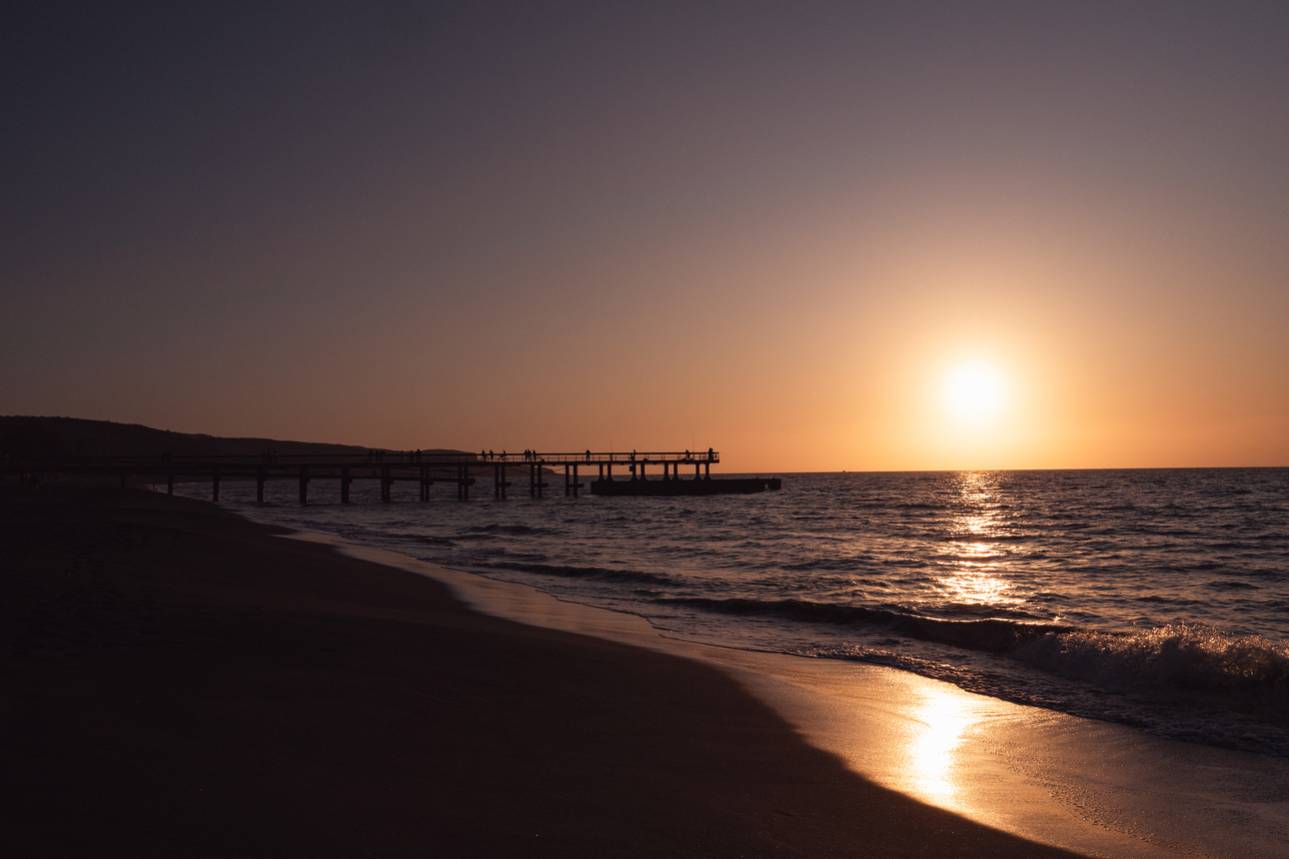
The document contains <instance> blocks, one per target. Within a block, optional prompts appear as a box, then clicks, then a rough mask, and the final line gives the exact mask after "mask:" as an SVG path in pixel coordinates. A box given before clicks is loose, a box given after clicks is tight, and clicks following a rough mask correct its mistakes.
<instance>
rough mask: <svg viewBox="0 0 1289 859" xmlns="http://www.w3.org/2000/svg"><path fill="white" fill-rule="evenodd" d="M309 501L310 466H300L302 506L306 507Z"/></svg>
mask: <svg viewBox="0 0 1289 859" xmlns="http://www.w3.org/2000/svg"><path fill="white" fill-rule="evenodd" d="M308 503H309V467H308V466H305V465H302V466H300V506H301V507H304V506H306V505H307V504H308Z"/></svg>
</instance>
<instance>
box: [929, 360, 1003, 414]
mask: <svg viewBox="0 0 1289 859" xmlns="http://www.w3.org/2000/svg"><path fill="white" fill-rule="evenodd" d="M1005 395H1006V385H1005V383H1004V380H1003V376H1002V373H1000V372H999V371H998V369H997V368H996V367H994V366H993V365H991V364H988V363H986V362H983V361H972V362H969V363H963V364H959V365H957V366H955V367H953V368H952V369H950V370H949V372H948V373H947V374H946V376H945V380H944V390H943V396H944V405H945V407H946V409H947V410H948V412H949V414H950V415H952V416H953V417H954V418H955V419H956V420H958V421H959V422H962V423H967V424H972V425H981V424H985V423H988V422H989V421H991V420H992V419H994V418H995V417H997V415H998V413H999V412H1000V411H1001V409H1002V406H1003V401H1004V399H1005Z"/></svg>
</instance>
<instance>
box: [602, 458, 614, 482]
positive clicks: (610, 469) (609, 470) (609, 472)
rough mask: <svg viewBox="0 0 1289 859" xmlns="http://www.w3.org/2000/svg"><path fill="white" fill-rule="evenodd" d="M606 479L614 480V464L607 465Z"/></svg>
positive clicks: (605, 469) (605, 467) (605, 470)
mask: <svg viewBox="0 0 1289 859" xmlns="http://www.w3.org/2000/svg"><path fill="white" fill-rule="evenodd" d="M604 479H605V480H612V479H613V463H611V462H609V463H605V466H604Z"/></svg>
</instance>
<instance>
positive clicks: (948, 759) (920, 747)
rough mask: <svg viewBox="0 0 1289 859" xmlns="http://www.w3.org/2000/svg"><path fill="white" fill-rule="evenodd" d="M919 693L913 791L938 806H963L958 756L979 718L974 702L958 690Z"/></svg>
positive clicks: (912, 743)
mask: <svg viewBox="0 0 1289 859" xmlns="http://www.w3.org/2000/svg"><path fill="white" fill-rule="evenodd" d="M918 692H919V693H920V694H921V697H922V700H921V702H920V704H919V705H918V706H917V707H916V709H915V710H914V711H913V719H914V722H913V723H912V725H911V728H912V736H911V737H910V739H909V743H908V761H909V769H908V772H909V779H910V781H911V783H912V784H911V785H910V786H911V787H912V789H913V790H912V792H913V793H915V794H916V795H920V796H922V797H923V798H925V799H928V800H932V801H935V802H936V803H938V804H945V805H952V806H956V805H960V804H962V802H961V798H960V797H959V792H960V789H961V785H960V784H959V782H958V780H957V778H956V773H957V760H956V759H955V756H954V753H955V751H956V750H957V749H958V747H959V746H960V745H961V744H962V740H963V735H964V734H965V733H966V732H967V730H968V729H969V728H971V726H972V725H973V724H974V723H975V722H976V721H978V716H977V714H976V712H975V708H974V707H973V706H972V701H971V699H970V698H969V697H967V696H966V695H962V694H957V693H956V692H955V690H952V689H946V688H937V687H933V686H927V687H924V688H921V689H918Z"/></svg>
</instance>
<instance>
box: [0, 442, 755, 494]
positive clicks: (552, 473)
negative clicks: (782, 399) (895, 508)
mask: <svg viewBox="0 0 1289 859" xmlns="http://www.w3.org/2000/svg"><path fill="white" fill-rule="evenodd" d="M720 461H721V460H720V453H719V452H717V451H716V450H715V449H712V448H709V449H707V450H705V451H688V450H686V451H635V450H632V451H592V450H584V451H581V452H577V451H565V452H542V451H519V452H509V451H491V450H484V451H480V452H479V453H478V454H461V453H451V454H444V453H424V452H422V451H387V450H373V451H369V452H368V453H366V454H287V455H278V454H274V453H273V452H272V451H266V452H265V453H264V454H263V455H261V456H166V455H161V456H122V457H111V456H68V457H59V458H48V459H28V460H17V461H8V462H4V463H3V464H2V465H0V471H2V472H3V473H5V474H6V475H9V476H16V477H17V478H18V479H19V481H21V482H40V481H42V480H44V479H46V478H49V477H55V476H68V477H82V478H85V477H89V478H98V479H100V480H102V479H109V480H111V479H115V480H117V481H119V483H120V485H121V486H122V487H124V486H126V485H129V484H130V483H131V482H134V483H150V484H154V485H160V484H162V483H164V484H165V487H166V492H167V493H168V494H172V495H173V494H174V489H175V483H176V482H185V483H207V484H208V485H209V486H210V495H211V499H212V500H214V501H218V500H219V493H220V486H221V484H223V483H225V482H228V481H252V480H253V481H255V497H256V500H257V502H259V503H261V504H262V503H264V488H265V485H266V484H267V483H268V482H269V481H282V480H289V481H294V482H295V483H296V485H297V489H298V499H299V503H300V504H308V503H309V487H310V485H311V484H313V483H314V482H316V481H319V480H334V481H338V482H339V486H340V501H341V503H342V504H349V503H350V500H351V497H352V495H351V487H352V486H353V484H354V482H355V481H373V482H376V483H378V484H379V488H380V500H381V501H382V502H385V503H388V502H390V501H391V500H392V495H393V486H394V484H395V483H409V482H410V483H415V484H417V486H418V490H419V494H418V497H419V499H420V500H421V501H429V500H430V489H431V487H432V486H433V485H434V484H435V483H450V484H453V485H454V486H455V488H456V496H457V498H458V500H461V501H467V500H469V498H470V493H471V491H472V489H474V488H475V487H476V486H477V485H478V484H480V483H481V482H482V483H483V484H484V485H483V486H482V487H480V488H482V489H483V490H485V491H486V490H487V489H488V488H491V490H492V494H493V497H494V498H495V499H498V500H501V499H505V498H508V497H510V492H511V489H512V487H514V486H515V484H516V479H517V481H518V483H519V485H520V486H522V485H523V484H524V483H525V482H526V483H527V484H528V494H529V496H530V497H532V498H542V497H544V496H545V495H546V492H547V490H548V489H549V488H550V487H551V483H550V482H549V478H551V477H558V476H560V474H561V472H562V475H563V494H564V495H566V496H577V495H579V494H580V493H581V491H582V490H583V489H584V488H588V486H587V483H585V482H584V480H589V479H590V478H591V477H592V475H594V479H593V480H592V481H591V482H590V486H589V489H590V491H591V492H592V493H594V494H597V495H713V494H722V493H744V492H756V491H762V490H765V489H778V488H779V481H778V479H777V478H756V479H746V478H744V479H729V478H713V477H712V466H713V465H716V464H719V463H720ZM525 478H526V480H525ZM488 484H491V486H490V487H489V486H488Z"/></svg>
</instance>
